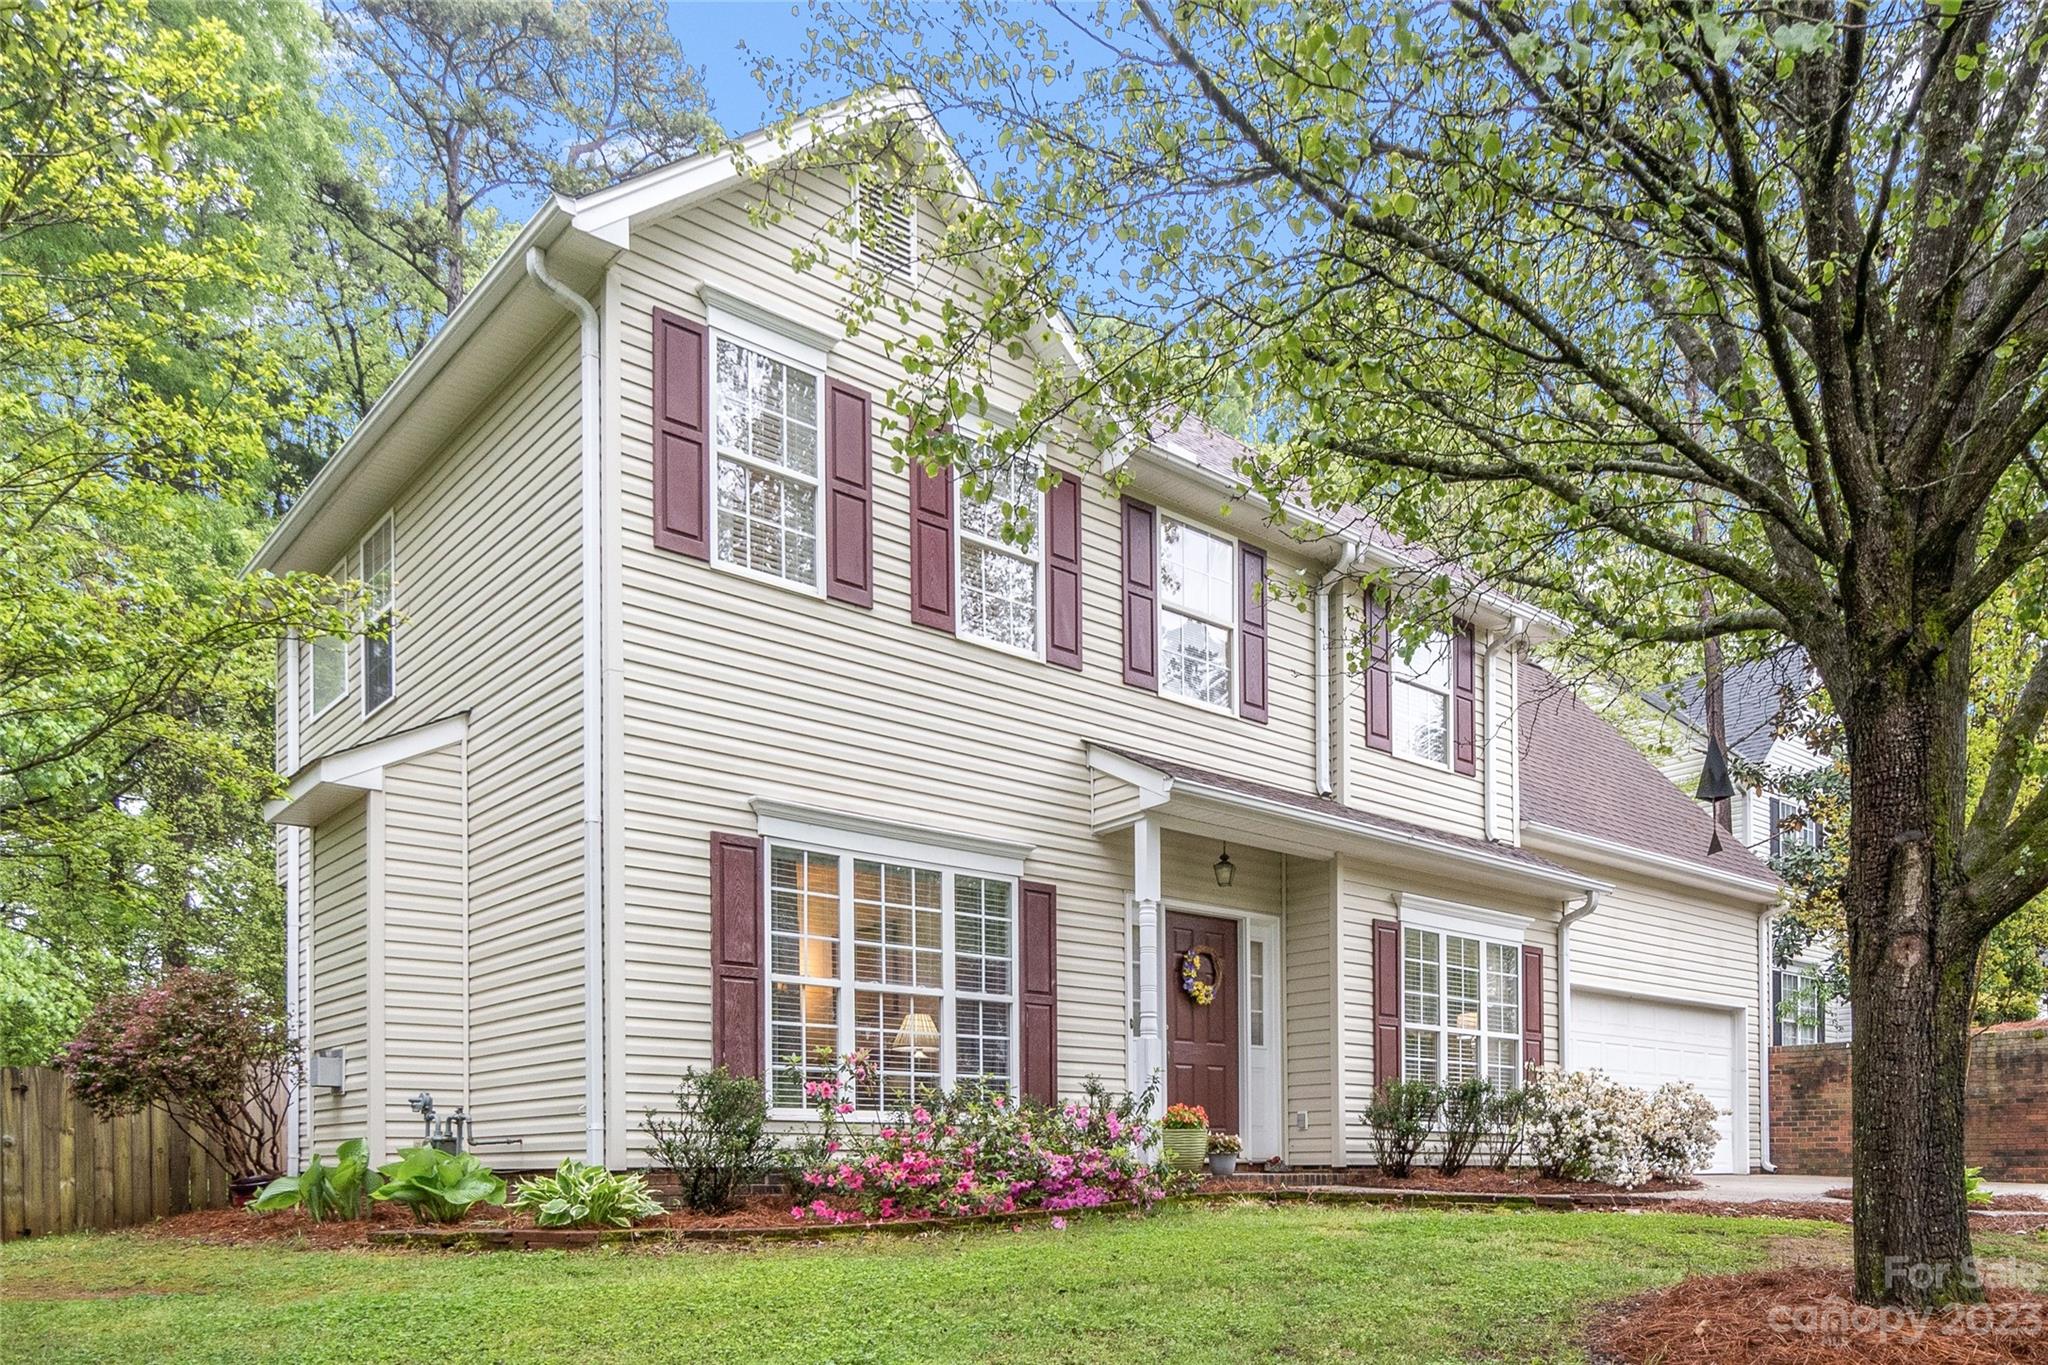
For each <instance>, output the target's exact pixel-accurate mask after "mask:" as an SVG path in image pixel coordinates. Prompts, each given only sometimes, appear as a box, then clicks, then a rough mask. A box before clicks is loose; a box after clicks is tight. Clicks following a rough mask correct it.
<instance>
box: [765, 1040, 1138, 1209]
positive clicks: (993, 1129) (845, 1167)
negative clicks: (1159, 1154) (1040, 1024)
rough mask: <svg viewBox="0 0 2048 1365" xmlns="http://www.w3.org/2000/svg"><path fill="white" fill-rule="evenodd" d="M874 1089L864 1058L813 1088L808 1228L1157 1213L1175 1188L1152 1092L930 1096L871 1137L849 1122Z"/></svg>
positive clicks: (800, 1174)
mask: <svg viewBox="0 0 2048 1365" xmlns="http://www.w3.org/2000/svg"><path fill="white" fill-rule="evenodd" d="M871 1080H872V1072H871V1068H870V1065H869V1062H868V1060H867V1058H866V1056H865V1055H864V1054H861V1053H853V1054H850V1055H848V1056H847V1057H844V1058H841V1059H839V1061H838V1064H837V1070H836V1073H835V1074H834V1075H833V1076H831V1077H828V1078H825V1079H813V1080H809V1081H806V1082H805V1093H806V1097H807V1098H808V1099H809V1100H810V1103H811V1109H812V1112H813V1113H814V1114H815V1115H816V1117H817V1131H816V1132H815V1133H814V1134H812V1135H811V1136H810V1137H809V1138H808V1139H806V1141H805V1142H804V1143H803V1144H801V1145H800V1147H799V1149H798V1156H799V1166H798V1171H797V1182H798V1185H799V1188H800V1189H801V1190H802V1192H803V1194H804V1195H805V1196H807V1197H808V1198H807V1200H806V1201H805V1202H800V1203H798V1204H797V1205H796V1206H794V1207H793V1208H792V1209H791V1210H790V1213H791V1215H792V1216H793V1217H796V1218H799V1219H811V1218H815V1219H819V1220H821V1221H825V1222H845V1221H849V1220H853V1219H874V1220H890V1219H898V1218H949V1217H967V1216H973V1215H980V1214H991V1213H1014V1212H1017V1211H1019V1210H1023V1209H1059V1210H1065V1209H1085V1208H1095V1207H1098V1206H1100V1205H1104V1204H1113V1203H1136V1204H1149V1203H1151V1202H1152V1201H1154V1200H1156V1199H1158V1198H1159V1197H1160V1196H1161V1195H1162V1194H1163V1193H1164V1188H1163V1185H1162V1183H1161V1177H1160V1173H1159V1171H1158V1169H1157V1167H1156V1166H1155V1164H1154V1162H1153V1160H1152V1158H1151V1155H1150V1152H1149V1148H1150V1146H1151V1143H1152V1133H1151V1129H1150V1126H1149V1124H1148V1123H1147V1122H1146V1120H1145V1118H1144V1115H1145V1114H1146V1112H1147V1111H1148V1109H1149V1108H1150V1104H1151V1098H1152V1096H1151V1092H1150V1091H1149V1090H1148V1091H1147V1092H1146V1093H1144V1094H1142V1095H1136V1096H1132V1095H1125V1096H1121V1097H1119V1098H1115V1099H1112V1098H1111V1097H1110V1096H1109V1094H1108V1092H1107V1091H1106V1090H1105V1089H1104V1088H1103V1087H1102V1086H1101V1085H1100V1084H1099V1083H1098V1082H1095V1081H1090V1082H1089V1083H1088V1085H1087V1087H1086V1088H1085V1091H1084V1093H1083V1096H1082V1098H1081V1099H1079V1100H1070V1101H1067V1102H1066V1103H1064V1104H1060V1105H1052V1106H1048V1105H1043V1104H1039V1103H1037V1102H1036V1101H1032V1100H1017V1099H1013V1098H1012V1097H1010V1096H1009V1095H1008V1094H1006V1093H1004V1092H1002V1091H999V1090H994V1089H989V1088H985V1087H982V1086H976V1085H962V1086H956V1087H954V1088H953V1089H952V1090H949V1091H948V1090H939V1089H931V1090H927V1091H925V1092H923V1093H922V1094H921V1095H920V1096H919V1098H918V1100H917V1102H916V1103H914V1104H913V1105H912V1106H911V1107H910V1108H909V1109H908V1110H907V1111H905V1112H902V1113H897V1114H892V1115H890V1116H888V1117H886V1118H884V1119H883V1120H882V1121H881V1122H879V1123H878V1124H876V1125H875V1126H873V1127H872V1128H869V1127H867V1126H864V1125H856V1124H854V1123H853V1122H852V1121H851V1120H850V1115H852V1114H853V1113H854V1109H855V1106H854V1102H853V1100H852V1098H851V1097H852V1096H853V1095H856V1094H860V1093H863V1092H864V1089H865V1087H866V1086H867V1085H868V1084H869V1083H870V1082H871Z"/></svg>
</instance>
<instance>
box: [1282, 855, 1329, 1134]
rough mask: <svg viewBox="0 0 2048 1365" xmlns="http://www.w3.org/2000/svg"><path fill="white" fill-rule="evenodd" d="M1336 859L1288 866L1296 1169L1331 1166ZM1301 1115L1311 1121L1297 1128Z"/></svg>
mask: <svg viewBox="0 0 2048 1365" xmlns="http://www.w3.org/2000/svg"><path fill="white" fill-rule="evenodd" d="M1335 869H1336V863H1335V861H1334V860H1331V859H1325V860H1311V859H1306V858H1293V859H1290V860H1289V861H1288V864H1287V874H1288V875H1287V914H1286V917H1285V919H1284V921H1283V922H1282V925H1281V931H1282V934H1283V935H1284V944H1285V947H1284V951H1283V952H1282V954H1281V957H1282V959H1283V961H1284V963H1285V977H1284V988H1285V991H1286V997H1285V998H1286V1021H1287V1031H1286V1044H1285V1047H1286V1056H1285V1059H1284V1064H1285V1079H1284V1083H1283V1085H1282V1095H1283V1097H1284V1103H1283V1105H1282V1113H1281V1138H1282V1142H1283V1144H1284V1150H1285V1151H1286V1153H1287V1160H1288V1161H1289V1162H1292V1163H1293V1164H1295V1165H1325V1164H1328V1162H1329V1161H1330V1138H1331V1133H1332V1131H1333V1128H1334V1124H1335V1120H1336V1115H1335V1113H1334V1110H1333V1102H1334V1097H1335V1094H1336V1059H1335V1055H1334V1053H1333V1052H1332V1050H1331V1044H1332V1039H1333V1037H1334V1033H1335V1029H1334V1025H1335V1021H1336V1009H1335V1006H1336V992H1337V985H1338V983H1337V979H1336V975H1335V973H1334V972H1333V971H1332V970H1331V964H1332V962H1333V961H1334V958H1335V954H1334V953H1333V951H1332V949H1333V947H1334V944H1335V941H1336V926H1337V916H1336V902H1335V895H1336V892H1335ZM1297 1113H1305V1114H1307V1115H1308V1126H1307V1127H1306V1128H1297V1127H1295V1121H1294V1116H1295V1115H1296V1114H1297Z"/></svg>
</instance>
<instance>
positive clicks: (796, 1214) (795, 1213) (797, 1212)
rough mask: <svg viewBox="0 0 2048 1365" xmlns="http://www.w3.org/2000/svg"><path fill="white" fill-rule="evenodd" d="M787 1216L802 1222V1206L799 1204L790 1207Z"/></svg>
mask: <svg viewBox="0 0 2048 1365" xmlns="http://www.w3.org/2000/svg"><path fill="white" fill-rule="evenodd" d="M789 1216H790V1217H792V1218H795V1219H797V1220H798V1221H802V1219H803V1216H804V1206H803V1205H801V1204H796V1205H792V1206H791V1208H790V1210H789Z"/></svg>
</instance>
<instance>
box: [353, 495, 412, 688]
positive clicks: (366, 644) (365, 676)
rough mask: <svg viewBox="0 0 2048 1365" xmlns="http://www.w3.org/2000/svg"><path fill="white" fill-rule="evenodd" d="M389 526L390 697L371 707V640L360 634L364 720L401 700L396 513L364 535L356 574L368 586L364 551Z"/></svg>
mask: <svg viewBox="0 0 2048 1365" xmlns="http://www.w3.org/2000/svg"><path fill="white" fill-rule="evenodd" d="M387 527H388V528H389V529H390V532H391V591H390V600H389V601H387V602H386V603H385V604H384V612H385V614H388V615H389V616H390V617H391V634H390V635H388V636H387V637H385V644H386V646H387V647H388V648H389V649H390V652H391V692H390V695H388V696H386V697H385V698H384V700H383V701H380V702H378V703H377V704H376V705H375V706H372V705H370V638H369V636H367V635H358V636H357V637H356V651H355V652H356V676H357V677H358V678H360V679H362V683H363V719H364V720H368V719H369V718H370V717H371V716H374V715H376V714H377V713H378V712H379V711H382V710H383V709H384V708H385V707H387V706H389V705H391V703H393V702H395V701H397V700H398V688H399V672H398V519H397V517H396V516H395V515H394V514H393V513H391V512H386V513H385V514H384V515H383V516H382V517H379V518H378V519H377V523H376V525H374V526H372V527H371V528H370V529H369V530H368V531H366V532H364V533H363V538H362V539H361V540H358V541H357V542H356V554H355V560H356V571H357V573H358V574H360V575H362V578H363V581H364V582H366V583H367V582H368V581H369V575H368V572H367V570H368V568H369V565H368V564H367V563H366V562H365V561H364V559H363V548H364V547H365V546H367V545H368V544H369V543H370V538H371V537H372V536H375V535H376V534H377V533H378V532H379V531H382V530H384V529H386V528H387ZM342 695H343V696H347V695H348V688H347V687H343V688H342Z"/></svg>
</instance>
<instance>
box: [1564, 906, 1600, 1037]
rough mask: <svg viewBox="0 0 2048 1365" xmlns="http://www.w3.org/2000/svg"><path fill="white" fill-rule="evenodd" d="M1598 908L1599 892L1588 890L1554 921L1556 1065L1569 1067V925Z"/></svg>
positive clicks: (1570, 994) (1570, 1023)
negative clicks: (1555, 949)
mask: <svg viewBox="0 0 2048 1365" xmlns="http://www.w3.org/2000/svg"><path fill="white" fill-rule="evenodd" d="M1599 908H1600V893H1599V892H1598V891H1588V892H1587V893H1586V899H1584V900H1583V901H1580V902H1579V904H1578V906H1577V908H1575V909H1571V910H1567V911H1565V912H1564V917H1563V918H1562V919H1560V920H1558V922H1557V1069H1558V1070H1560V1071H1570V1070H1571V1069H1572V1060H1571V1059H1572V926H1573V925H1574V924H1577V923H1578V922H1579V921H1580V920H1582V919H1584V918H1585V917H1586V916H1588V915H1590V914H1592V913H1593V912H1594V911H1595V910H1598V909H1599Z"/></svg>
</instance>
